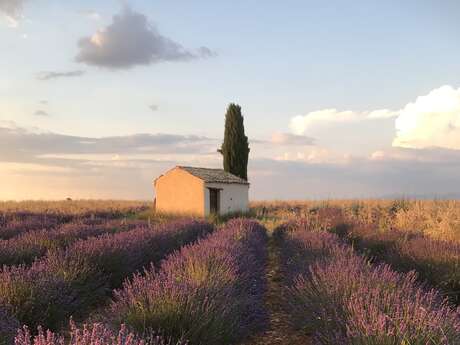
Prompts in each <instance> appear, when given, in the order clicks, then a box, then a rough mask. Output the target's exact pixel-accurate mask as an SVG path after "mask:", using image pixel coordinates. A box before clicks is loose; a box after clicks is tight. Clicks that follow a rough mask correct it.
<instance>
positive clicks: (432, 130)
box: [393, 86, 460, 150]
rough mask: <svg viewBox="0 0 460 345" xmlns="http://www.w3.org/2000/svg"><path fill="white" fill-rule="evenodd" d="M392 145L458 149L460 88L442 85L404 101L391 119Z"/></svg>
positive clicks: (459, 137) (459, 147) (459, 146)
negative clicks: (397, 113) (404, 104)
mask: <svg viewBox="0 0 460 345" xmlns="http://www.w3.org/2000/svg"><path fill="white" fill-rule="evenodd" d="M395 126H396V138H395V139H394V141H393V146H395V147H405V148H415V149H423V148H429V147H441V148H447V149H456V150H460V88H458V89H454V88H453V87H451V86H442V87H440V88H438V89H435V90H433V91H431V92H430V93H429V94H428V95H425V96H420V97H418V98H417V99H416V100H415V102H413V103H409V104H407V105H406V106H405V107H404V108H403V109H402V110H401V111H400V113H399V116H398V117H397V119H396V122H395Z"/></svg>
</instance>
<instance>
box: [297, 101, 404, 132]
mask: <svg viewBox="0 0 460 345" xmlns="http://www.w3.org/2000/svg"><path fill="white" fill-rule="evenodd" d="M396 115H397V112H394V111H391V110H388V109H379V110H374V111H363V112H356V111H351V110H347V111H338V110H337V109H335V108H330V109H323V110H317V111H312V112H310V113H308V114H306V115H298V116H295V117H293V118H292V119H291V121H290V124H289V128H290V129H291V131H292V132H293V133H294V134H297V135H301V134H305V133H306V132H307V130H308V129H310V128H311V127H314V126H319V125H329V124H331V123H344V122H354V121H362V120H375V119H386V118H392V117H395V116H396Z"/></svg>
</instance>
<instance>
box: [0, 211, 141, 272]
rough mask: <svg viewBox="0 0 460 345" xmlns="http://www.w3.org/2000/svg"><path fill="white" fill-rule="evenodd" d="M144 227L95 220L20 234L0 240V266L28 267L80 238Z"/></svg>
mask: <svg viewBox="0 0 460 345" xmlns="http://www.w3.org/2000/svg"><path fill="white" fill-rule="evenodd" d="M141 226H144V227H146V226H147V223H142V222H139V221H129V222H124V221H116V220H111V221H107V222H105V221H101V220H98V221H95V222H92V223H90V224H89V223H88V222H76V223H68V224H63V225H58V226H56V227H55V228H52V229H41V230H35V231H24V233H22V234H19V235H18V236H16V237H14V238H10V239H7V240H2V239H0V267H1V266H3V265H19V264H26V265H30V264H31V263H32V262H33V261H34V260H36V259H38V258H40V257H42V256H44V255H45V254H47V252H48V251H49V250H57V249H60V248H65V247H67V246H69V245H71V244H72V243H74V242H77V241H78V240H81V239H86V238H90V237H95V236H99V235H102V234H108V233H116V232H122V231H127V230H131V229H134V228H136V227H141Z"/></svg>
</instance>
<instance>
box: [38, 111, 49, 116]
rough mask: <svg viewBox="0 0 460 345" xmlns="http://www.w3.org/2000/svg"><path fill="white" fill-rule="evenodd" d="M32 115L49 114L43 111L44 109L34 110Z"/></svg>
mask: <svg viewBox="0 0 460 345" xmlns="http://www.w3.org/2000/svg"><path fill="white" fill-rule="evenodd" d="M34 115H35V116H50V114H49V113H47V112H46V111H44V110H36V111H35V112H34Z"/></svg>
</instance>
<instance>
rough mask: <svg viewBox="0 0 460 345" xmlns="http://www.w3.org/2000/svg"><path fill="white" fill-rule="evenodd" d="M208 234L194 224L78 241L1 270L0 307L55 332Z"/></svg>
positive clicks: (208, 228)
mask: <svg viewBox="0 0 460 345" xmlns="http://www.w3.org/2000/svg"><path fill="white" fill-rule="evenodd" d="M210 231H212V226H211V225H209V224H207V223H203V222H197V221H181V222H173V223H170V224H165V225H163V226H158V227H156V228H153V229H149V228H145V227H142V228H136V229H133V230H130V231H127V232H121V233H117V234H113V235H103V236H101V237H97V238H90V239H87V240H81V241H78V242H76V243H74V244H73V245H71V246H70V247H68V248H67V249H63V250H58V251H52V252H49V253H48V255H47V256H46V257H44V258H43V259H41V260H38V261H36V262H34V263H33V264H32V266H31V267H30V268H28V267H25V266H18V267H15V266H13V267H6V266H4V267H3V269H1V270H0V305H6V306H9V307H10V308H11V310H12V314H13V316H15V317H16V318H17V319H18V320H19V321H21V322H22V323H24V324H26V325H28V326H29V327H32V328H33V329H35V328H36V327H37V326H38V325H40V324H41V325H43V326H45V327H46V328H48V329H52V330H53V329H57V328H59V326H61V325H62V321H63V320H65V319H66V318H67V317H68V316H70V315H72V314H74V313H80V314H81V313H85V312H86V311H87V310H89V308H91V307H93V306H96V305H98V304H100V303H101V302H103V301H104V300H105V299H106V298H107V297H109V296H110V294H111V291H112V289H114V288H116V287H119V286H121V283H122V282H123V279H125V278H126V277H128V276H129V275H131V274H133V273H134V272H136V271H137V270H140V269H142V268H143V267H144V266H146V265H148V264H150V263H151V262H153V263H155V264H157V263H158V262H159V261H160V260H161V259H162V258H163V257H165V255H167V254H169V253H170V252H172V251H173V250H175V249H178V248H179V247H180V246H182V245H183V244H186V243H190V242H191V241H194V240H196V239H197V238H198V237H200V236H204V235H205V234H207V233H209V232H210Z"/></svg>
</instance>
